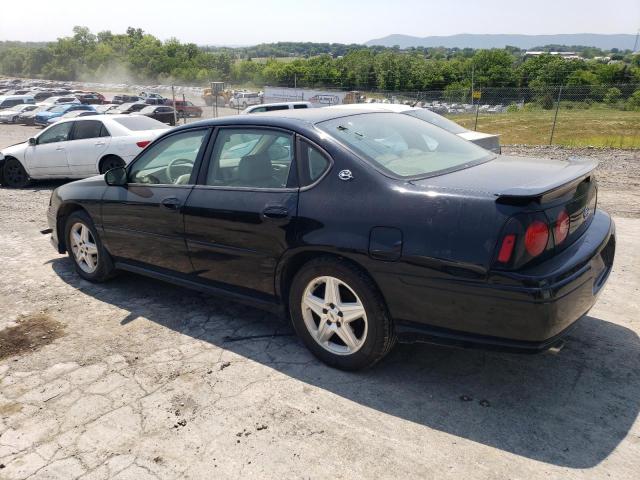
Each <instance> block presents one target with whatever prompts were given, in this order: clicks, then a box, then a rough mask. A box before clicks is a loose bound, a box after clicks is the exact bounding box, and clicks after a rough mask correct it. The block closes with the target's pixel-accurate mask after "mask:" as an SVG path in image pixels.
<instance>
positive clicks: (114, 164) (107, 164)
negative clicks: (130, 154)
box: [100, 155, 124, 175]
mask: <svg viewBox="0 0 640 480" xmlns="http://www.w3.org/2000/svg"><path fill="white" fill-rule="evenodd" d="M118 167H124V160H122V159H121V158H120V157H116V156H115V155H109V156H108V157H105V158H103V159H102V161H101V162H100V174H101V175H104V174H105V173H107V172H108V171H109V170H111V169H112V168H118Z"/></svg>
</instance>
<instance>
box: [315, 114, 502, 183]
mask: <svg viewBox="0 0 640 480" xmlns="http://www.w3.org/2000/svg"><path fill="white" fill-rule="evenodd" d="M317 126H318V127H319V128H320V129H321V130H324V131H325V132H327V133H328V134H329V135H331V136H332V137H334V138H335V139H336V140H338V141H339V142H341V143H342V144H344V145H345V146H347V147H349V148H350V149H351V150H353V151H354V152H355V153H356V154H358V155H359V156H361V157H362V158H364V159H365V160H367V161H368V162H370V163H371V164H372V165H373V166H375V167H377V168H379V169H381V170H382V171H383V172H385V173H387V174H390V175H391V176H396V177H403V178H406V177H426V176H431V175H437V174H440V173H445V172H447V171H450V170H458V169H461V168H466V167H469V166H472V165H475V164H477V163H480V162H484V161H486V160H489V159H491V158H493V155H491V154H489V153H488V152H487V151H486V150H484V149H483V148H480V147H478V146H476V145H474V144H472V143H470V142H467V141H465V140H462V139H460V138H459V137H457V136H456V135H454V134H452V133H449V132H447V131H445V130H443V129H442V128H439V127H436V126H434V125H432V124H429V123H427V122H424V121H422V120H418V119H417V118H414V117H411V116H409V115H402V114H398V113H367V114H361V115H350V116H347V117H341V118H336V119H333V120H327V121H324V122H320V123H318V124H317Z"/></svg>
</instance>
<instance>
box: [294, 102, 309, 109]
mask: <svg viewBox="0 0 640 480" xmlns="http://www.w3.org/2000/svg"><path fill="white" fill-rule="evenodd" d="M293 108H294V109H296V108H309V105H306V104H304V103H298V104H296V105H294V106H293Z"/></svg>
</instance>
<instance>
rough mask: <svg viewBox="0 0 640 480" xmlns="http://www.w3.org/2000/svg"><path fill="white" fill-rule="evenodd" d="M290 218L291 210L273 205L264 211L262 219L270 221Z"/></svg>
mask: <svg viewBox="0 0 640 480" xmlns="http://www.w3.org/2000/svg"><path fill="white" fill-rule="evenodd" d="M288 216H289V210H287V207H283V206H280V205H272V206H270V207H266V208H265V209H264V210H262V217H263V218H266V219H269V220H282V219H283V218H287V217H288Z"/></svg>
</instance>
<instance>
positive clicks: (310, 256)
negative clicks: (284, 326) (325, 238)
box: [275, 248, 386, 311]
mask: <svg viewBox="0 0 640 480" xmlns="http://www.w3.org/2000/svg"><path fill="white" fill-rule="evenodd" d="M320 257H325V258H333V259H335V260H339V261H341V262H346V263H349V264H350V265H352V266H353V267H355V268H357V269H358V270H360V271H361V272H362V273H363V274H364V275H366V276H367V277H369V279H370V280H371V282H372V283H373V285H374V286H375V288H376V290H377V291H378V293H379V294H380V296H381V297H382V299H383V300H384V302H385V305H386V299H385V298H384V294H383V292H382V290H381V289H380V286H379V285H378V282H376V280H375V278H374V277H373V275H371V273H370V272H369V270H368V269H367V268H366V267H365V266H364V265H363V264H362V262H360V261H358V260H357V259H356V258H354V257H353V256H351V255H344V254H342V253H338V252H335V251H333V250H331V249H324V248H308V249H299V250H295V251H289V252H287V253H286V254H285V256H284V257H283V258H282V259H281V260H280V262H279V263H278V266H277V267H276V275H275V292H276V296H277V297H278V298H279V299H280V301H281V302H282V304H283V305H284V307H285V309H286V310H287V311H288V304H289V290H290V288H291V282H292V281H293V278H294V277H295V275H296V273H298V272H299V271H300V269H301V268H302V267H303V266H304V265H305V264H306V263H308V262H310V261H311V260H315V259H316V258H320Z"/></svg>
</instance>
